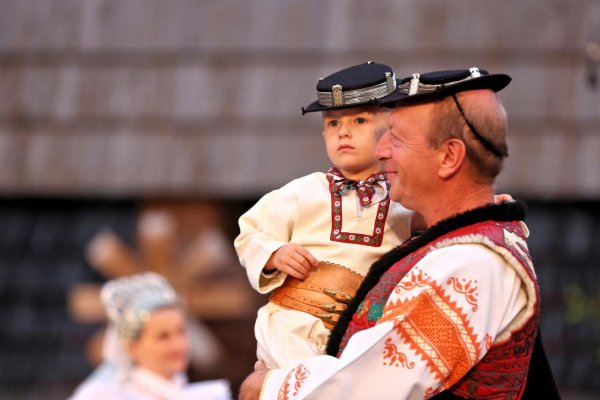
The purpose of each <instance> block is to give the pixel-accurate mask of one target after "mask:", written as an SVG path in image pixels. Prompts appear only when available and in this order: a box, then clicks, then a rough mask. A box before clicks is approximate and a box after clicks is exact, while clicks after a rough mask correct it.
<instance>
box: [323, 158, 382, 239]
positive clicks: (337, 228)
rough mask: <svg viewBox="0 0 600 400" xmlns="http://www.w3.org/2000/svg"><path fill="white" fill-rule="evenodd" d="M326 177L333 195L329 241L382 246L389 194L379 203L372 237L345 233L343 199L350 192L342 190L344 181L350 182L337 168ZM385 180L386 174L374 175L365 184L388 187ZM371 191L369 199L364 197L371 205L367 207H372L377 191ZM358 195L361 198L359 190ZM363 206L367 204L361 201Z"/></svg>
mask: <svg viewBox="0 0 600 400" xmlns="http://www.w3.org/2000/svg"><path fill="white" fill-rule="evenodd" d="M326 176H327V181H329V191H330V193H331V234H330V236H329V240H331V241H333V242H342V243H353V244H359V245H363V246H373V247H379V246H381V243H382V242H383V234H384V231H385V221H386V219H387V214H388V210H389V208H390V198H389V193H387V192H386V195H385V197H384V199H383V200H381V201H380V202H379V205H378V206H377V215H376V217H375V222H374V225H373V233H372V234H371V235H366V234H362V233H354V232H344V231H343V227H342V221H343V216H342V197H343V195H344V194H346V193H347V192H348V190H341V189H343V188H344V186H343V184H344V183H343V182H344V180H345V181H348V180H347V179H346V178H344V176H343V175H342V174H341V173H340V172H339V170H338V169H337V168H336V167H332V168H331V169H329V171H328V172H327V175H326ZM385 178H386V177H385V174H383V173H379V174H375V175H372V176H371V177H370V178H369V179H371V181H369V182H366V181H365V182H366V183H368V186H372V185H374V184H377V182H385V185H386V186H387V185H388V183H387V181H386V179H385ZM340 182H342V184H341V185H340ZM352 182H355V181H352ZM361 184H362V183H361ZM356 187H357V186H356V185H355V188H356ZM366 187H367V185H364V186H362V188H363V189H364V188H366ZM369 189H370V190H372V191H373V192H372V193H371V195H370V196H368V198H367V196H364V197H365V202H368V203H369V204H367V205H370V203H371V197H372V195H373V193H375V189H373V188H372V187H370V188H369ZM363 194H364V193H363ZM357 195H358V196H359V198H360V196H361V193H359V192H358V190H357ZM361 205H362V206H365V204H363V201H362V200H361Z"/></svg>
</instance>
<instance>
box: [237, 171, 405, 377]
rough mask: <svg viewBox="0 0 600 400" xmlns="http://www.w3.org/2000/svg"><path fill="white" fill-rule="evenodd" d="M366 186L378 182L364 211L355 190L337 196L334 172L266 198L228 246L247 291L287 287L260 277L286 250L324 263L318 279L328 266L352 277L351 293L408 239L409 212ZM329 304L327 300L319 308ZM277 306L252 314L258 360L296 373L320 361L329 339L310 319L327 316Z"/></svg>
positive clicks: (281, 278) (279, 276) (381, 184)
mask: <svg viewBox="0 0 600 400" xmlns="http://www.w3.org/2000/svg"><path fill="white" fill-rule="evenodd" d="M373 179H374V180H375V179H379V180H378V181H377V182H374V183H373V184H372V185H370V190H372V191H373V194H372V197H371V198H370V200H369V204H365V205H362V204H361V197H364V196H361V194H360V192H359V191H357V190H356V189H350V188H349V189H345V190H344V189H339V187H341V186H343V185H344V184H340V183H341V182H342V181H344V178H343V177H341V175H340V174H339V172H337V170H336V169H335V168H332V169H331V170H330V171H329V173H327V174H324V173H322V172H315V173H313V174H310V175H307V176H305V177H302V178H299V179H296V180H294V181H292V182H290V183H288V184H286V185H285V186H283V187H282V188H280V189H278V190H274V191H272V192H270V193H268V194H266V195H265V196H264V197H263V198H262V199H261V200H260V201H259V202H258V203H257V204H256V205H254V207H252V208H251V209H250V210H249V211H248V212H247V213H245V214H244V215H243V216H242V217H241V218H240V220H239V224H240V235H239V236H238V237H237V238H236V240H235V247H236V250H237V252H238V255H239V256H240V260H241V263H242V265H244V266H245V267H246V271H247V273H248V278H249V280H250V283H251V285H252V287H253V288H254V289H255V290H257V291H258V292H260V293H269V292H272V291H273V290H275V289H277V288H279V287H281V286H282V285H283V284H284V282H285V281H286V278H287V279H288V280H291V277H287V274H284V273H282V272H279V271H276V272H275V273H273V274H265V273H264V272H262V269H263V267H264V265H265V263H266V262H267V260H268V259H269V257H270V256H271V254H272V253H273V252H274V251H275V250H277V249H278V248H279V247H281V246H283V245H284V244H287V243H290V242H293V243H296V244H299V245H301V246H303V247H305V248H306V249H307V250H308V251H310V252H311V253H312V254H313V255H314V256H315V258H316V259H317V260H319V261H324V262H327V263H329V264H322V265H320V266H319V267H317V271H321V269H323V268H327V267H329V266H330V265H332V264H333V265H336V266H338V267H337V268H335V269H336V271H345V273H346V274H348V275H355V276H356V287H355V288H354V291H355V290H356V289H357V288H358V285H359V284H360V281H362V279H363V277H364V275H365V274H366V273H367V271H368V268H369V266H370V265H371V264H372V263H373V262H374V261H376V260H377V259H379V257H381V256H382V255H383V254H385V253H386V252H387V251H388V250H389V249H391V248H393V247H395V246H397V245H399V244H400V243H401V242H402V241H404V240H405V239H407V238H408V235H409V231H410V218H411V217H412V212H410V211H408V210H406V209H405V208H403V207H402V206H400V205H399V204H397V203H393V202H390V201H389V196H388V189H387V182H386V181H385V178H384V177H383V176H379V177H376V176H375V177H373ZM336 187H338V189H336ZM332 272H333V273H335V271H332ZM317 280H318V279H317ZM294 281H297V280H294ZM296 283H298V284H300V283H299V282H296ZM300 290H301V288H300ZM305 294H306V293H305ZM333 301H334V300H333V299H332V298H329V299H327V297H326V298H325V299H324V300H323V303H332V302H333ZM277 303H279V304H277ZM277 303H275V302H273V301H270V302H269V303H267V304H266V305H265V306H263V307H262V308H261V309H260V310H259V311H258V316H257V320H256V324H255V334H256V339H257V342H258V358H259V359H261V360H263V361H265V362H266V363H267V364H268V365H270V366H273V367H276V366H283V365H288V366H292V365H296V364H297V363H298V361H299V360H303V359H305V358H307V357H312V356H315V355H319V354H323V353H324V350H325V344H326V343H327V338H328V336H329V329H328V328H327V326H326V323H327V317H326V319H325V320H324V319H322V318H319V317H317V316H316V315H314V314H317V315H319V314H322V315H329V314H330V313H329V312H328V311H327V310H324V309H320V310H318V309H316V310H315V312H314V313H313V314H309V313H308V312H305V311H298V309H297V308H296V309H292V308H290V306H286V305H285V304H284V306H282V305H280V304H281V302H279V301H278V302H277ZM291 306H293V304H292V305H291ZM332 316H333V315H332ZM332 316H329V317H330V318H331V317H332ZM328 325H329V324H328ZM330 326H331V325H330Z"/></svg>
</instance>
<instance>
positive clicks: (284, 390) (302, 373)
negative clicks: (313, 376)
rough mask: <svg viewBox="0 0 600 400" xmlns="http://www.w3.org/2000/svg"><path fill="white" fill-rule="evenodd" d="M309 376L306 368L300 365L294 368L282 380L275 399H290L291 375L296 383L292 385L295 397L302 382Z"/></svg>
mask: <svg viewBox="0 0 600 400" xmlns="http://www.w3.org/2000/svg"><path fill="white" fill-rule="evenodd" d="M309 374H310V372H309V370H308V368H306V367H305V366H304V365H302V364H300V365H298V366H297V367H296V368H294V369H293V370H291V371H290V372H288V374H287V375H286V377H285V379H284V380H283V384H282V385H281V388H280V389H279V393H277V399H278V400H288V399H289V398H290V396H289V393H290V379H291V378H292V375H294V379H295V380H296V383H295V384H294V396H297V395H298V392H299V391H300V388H302V385H303V384H304V380H305V379H306V377H307V376H308V375H309Z"/></svg>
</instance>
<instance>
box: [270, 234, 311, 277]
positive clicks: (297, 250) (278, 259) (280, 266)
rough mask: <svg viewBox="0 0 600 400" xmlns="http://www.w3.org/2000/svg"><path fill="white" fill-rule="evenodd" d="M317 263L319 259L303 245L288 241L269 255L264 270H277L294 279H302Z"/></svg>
mask: <svg viewBox="0 0 600 400" xmlns="http://www.w3.org/2000/svg"><path fill="white" fill-rule="evenodd" d="M318 264H319V261H317V259H316V258H315V257H314V256H313V255H312V254H310V252H309V251H308V250H306V249H305V248H304V247H302V246H300V245H298V244H295V243H288V244H286V245H283V246H281V247H280V248H279V249H277V251H275V252H274V253H273V254H272V255H271V257H270V258H269V259H268V260H267V263H266V264H265V268H264V270H265V271H266V272H271V271H273V270H278V271H281V272H285V273H286V274H288V275H290V276H293V277H294V278H296V279H300V280H304V279H306V278H307V277H308V274H310V272H311V271H312V270H313V269H314V268H316V267H317V265H318Z"/></svg>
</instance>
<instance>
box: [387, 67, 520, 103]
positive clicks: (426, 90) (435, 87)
mask: <svg viewBox="0 0 600 400" xmlns="http://www.w3.org/2000/svg"><path fill="white" fill-rule="evenodd" d="M510 81H511V78H510V76H508V75H505V74H493V75H490V74H489V73H488V72H487V71H486V70H484V69H479V68H476V67H472V68H469V69H456V70H447V71H435V72H429V73H426V74H412V75H411V76H409V77H406V78H403V79H402V80H401V81H400V83H399V85H398V88H397V89H396V91H395V92H394V93H392V94H391V95H389V96H387V97H385V98H383V99H381V100H380V103H381V104H382V105H400V104H412V103H427V102H429V101H434V100H438V99H441V98H444V97H447V96H451V95H453V94H456V93H459V92H465V91H467V90H476V89H490V90H493V91H495V92H498V91H500V90H502V89H504V88H505V87H506V86H507V85H508V83H509V82H510Z"/></svg>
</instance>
